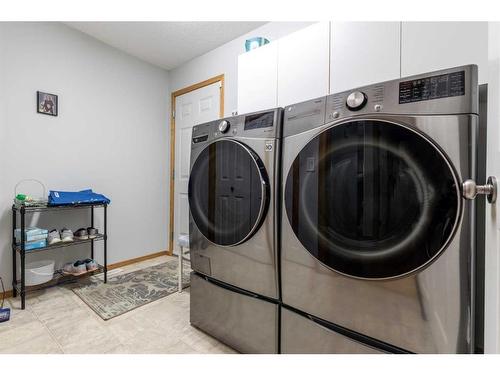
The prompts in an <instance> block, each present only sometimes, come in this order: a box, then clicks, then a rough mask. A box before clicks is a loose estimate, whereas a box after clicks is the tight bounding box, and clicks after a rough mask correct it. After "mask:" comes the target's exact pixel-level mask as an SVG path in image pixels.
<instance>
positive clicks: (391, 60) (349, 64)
mask: <svg viewBox="0 0 500 375" xmlns="http://www.w3.org/2000/svg"><path fill="white" fill-rule="evenodd" d="M331 25H332V26H331V57H330V61H331V67H330V93H336V92H341V91H345V90H349V89H353V88H356V87H359V86H365V85H369V84H372V83H377V82H383V81H388V80H391V79H397V78H399V77H400V23H399V22H332V24H331Z"/></svg>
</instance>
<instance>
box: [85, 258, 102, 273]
mask: <svg viewBox="0 0 500 375" xmlns="http://www.w3.org/2000/svg"><path fill="white" fill-rule="evenodd" d="M84 262H85V265H86V267H87V271H95V270H96V269H98V268H99V266H98V265H97V262H96V261H95V260H94V259H89V258H87V259H85V260H84Z"/></svg>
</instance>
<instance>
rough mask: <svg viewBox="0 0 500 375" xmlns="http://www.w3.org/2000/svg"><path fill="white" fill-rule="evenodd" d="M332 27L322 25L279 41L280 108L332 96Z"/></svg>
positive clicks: (305, 29) (312, 26)
mask: <svg viewBox="0 0 500 375" xmlns="http://www.w3.org/2000/svg"><path fill="white" fill-rule="evenodd" d="M329 50H330V24H329V22H318V23H315V24H313V25H311V26H308V27H306V28H304V29H302V30H299V31H297V32H294V33H292V34H290V35H287V36H285V37H284V38H281V39H280V40H279V41H278V106H280V107H284V106H286V105H289V104H293V103H297V102H301V101H305V100H308V99H314V98H317V97H320V96H324V95H327V94H328V86H329Z"/></svg>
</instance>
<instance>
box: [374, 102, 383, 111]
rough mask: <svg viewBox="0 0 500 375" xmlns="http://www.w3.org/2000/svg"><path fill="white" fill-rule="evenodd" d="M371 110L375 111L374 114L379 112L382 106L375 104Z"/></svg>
mask: <svg viewBox="0 0 500 375" xmlns="http://www.w3.org/2000/svg"><path fill="white" fill-rule="evenodd" d="M373 109H374V110H375V112H380V111H381V110H382V106H381V105H380V104H375V105H374V106H373Z"/></svg>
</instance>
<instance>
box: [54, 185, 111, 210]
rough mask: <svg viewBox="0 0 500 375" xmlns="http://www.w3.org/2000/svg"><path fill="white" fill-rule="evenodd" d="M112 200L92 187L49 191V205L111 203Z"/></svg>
mask: <svg viewBox="0 0 500 375" xmlns="http://www.w3.org/2000/svg"><path fill="white" fill-rule="evenodd" d="M109 203H111V200H109V199H108V198H107V197H105V196H104V195H102V194H97V193H94V192H93V191H92V189H87V190H81V191H55V190H50V191H49V202H48V204H49V206H70V205H75V204H109Z"/></svg>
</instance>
